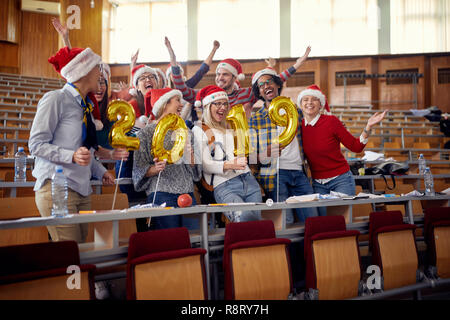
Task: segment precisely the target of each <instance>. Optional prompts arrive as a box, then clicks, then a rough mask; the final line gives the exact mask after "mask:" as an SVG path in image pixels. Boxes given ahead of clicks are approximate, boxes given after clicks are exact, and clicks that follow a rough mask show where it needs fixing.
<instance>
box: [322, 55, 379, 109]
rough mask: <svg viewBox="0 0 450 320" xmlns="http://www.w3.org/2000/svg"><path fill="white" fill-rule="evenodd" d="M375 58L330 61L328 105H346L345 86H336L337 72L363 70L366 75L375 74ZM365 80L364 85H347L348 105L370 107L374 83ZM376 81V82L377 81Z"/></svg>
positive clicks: (370, 80)
mask: <svg viewBox="0 0 450 320" xmlns="http://www.w3.org/2000/svg"><path fill="white" fill-rule="evenodd" d="M372 67H373V58H371V57H367V58H364V57H358V58H356V57H354V58H342V59H330V60H328V104H330V105H343V104H344V86H343V85H336V72H351V71H359V70H363V71H365V73H366V74H370V73H372V72H373V70H372ZM373 81H374V80H372V79H365V83H364V84H356V85H347V86H346V100H347V104H348V105H368V104H371V101H372V100H375V99H374V97H373V96H372V83H373ZM375 81H376V80H375Z"/></svg>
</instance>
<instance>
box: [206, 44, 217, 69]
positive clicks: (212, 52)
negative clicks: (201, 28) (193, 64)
mask: <svg viewBox="0 0 450 320" xmlns="http://www.w3.org/2000/svg"><path fill="white" fill-rule="evenodd" d="M219 48H220V42H219V41H217V40H214V43H213V48H212V50H211V52H210V53H209V56H208V57H207V58H206V59H205V61H203V62H204V63H205V64H207V65H208V66H209V67H210V66H211V63H212V60H213V58H214V55H215V54H216V51H217V49H219Z"/></svg>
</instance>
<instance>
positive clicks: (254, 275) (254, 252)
mask: <svg viewBox="0 0 450 320" xmlns="http://www.w3.org/2000/svg"><path fill="white" fill-rule="evenodd" d="M290 243H291V241H290V240H289V239H282V238H277V237H276V235H275V228H274V224H273V222H272V221H271V220H259V221H248V222H231V223H229V224H227V225H226V228H225V239H224V251H223V270H224V274H225V299H226V300H287V299H288V296H289V294H291V293H292V289H293V284H292V274H291V265H290V256H289V244H290Z"/></svg>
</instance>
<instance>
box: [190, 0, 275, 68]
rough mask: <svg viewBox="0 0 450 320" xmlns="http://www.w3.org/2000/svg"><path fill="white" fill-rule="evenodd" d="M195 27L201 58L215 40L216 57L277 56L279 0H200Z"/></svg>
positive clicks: (251, 57) (258, 57) (247, 57)
mask: <svg viewBox="0 0 450 320" xmlns="http://www.w3.org/2000/svg"><path fill="white" fill-rule="evenodd" d="M197 30H198V55H199V57H198V58H199V59H200V60H203V59H205V58H206V57H207V56H208V54H209V53H210V52H211V49H212V46H213V41H214V40H218V41H219V42H220V49H219V50H217V53H216V55H215V56H214V59H215V60H219V59H224V58H235V59H261V58H267V57H269V56H270V57H274V58H278V57H279V56H280V5H279V1H278V0H199V1H198V27H197Z"/></svg>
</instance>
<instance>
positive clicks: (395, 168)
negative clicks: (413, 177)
mask: <svg viewBox="0 0 450 320" xmlns="http://www.w3.org/2000/svg"><path fill="white" fill-rule="evenodd" d="M408 170H409V165H408V162H395V161H387V162H383V163H380V164H379V165H377V166H375V167H371V168H368V169H366V174H368V175H375V174H381V176H382V177H383V179H384V182H385V183H386V187H387V188H388V189H389V190H392V189H394V188H395V178H394V176H402V175H405V174H407V172H408ZM388 175H389V176H391V179H392V184H393V187H392V188H391V187H389V185H388V183H387V180H386V177H385V176H388Z"/></svg>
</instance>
